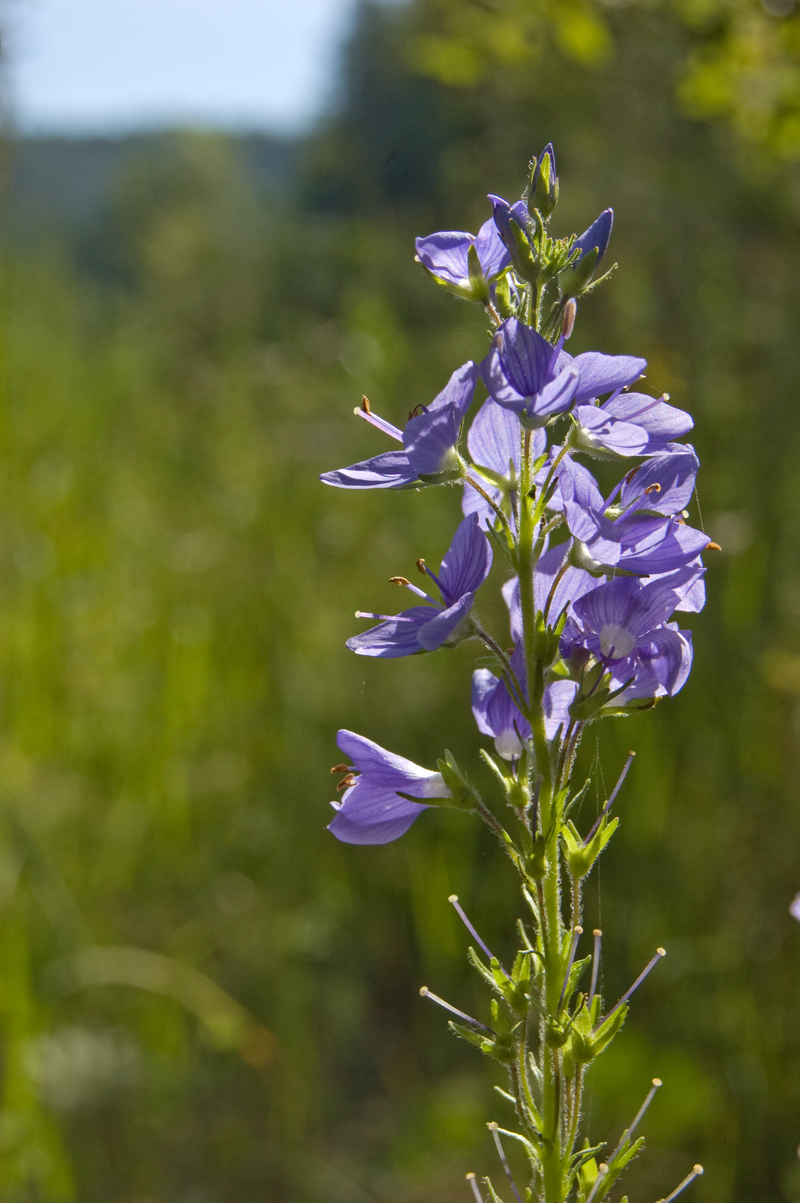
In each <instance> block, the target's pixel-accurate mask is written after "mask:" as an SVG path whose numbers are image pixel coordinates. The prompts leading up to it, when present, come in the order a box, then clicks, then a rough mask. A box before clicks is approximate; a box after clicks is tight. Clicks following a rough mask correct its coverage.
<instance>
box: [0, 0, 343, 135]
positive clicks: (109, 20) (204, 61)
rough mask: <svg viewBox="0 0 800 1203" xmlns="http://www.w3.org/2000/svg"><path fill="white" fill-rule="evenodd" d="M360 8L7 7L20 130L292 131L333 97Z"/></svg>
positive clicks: (294, 3)
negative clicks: (162, 127) (189, 126)
mask: <svg viewBox="0 0 800 1203" xmlns="http://www.w3.org/2000/svg"><path fill="white" fill-rule="evenodd" d="M355 7H356V0H5V4H4V5H3V10H2V11H3V18H4V23H5V25H6V30H7V33H8V38H7V46H8V49H9V60H8V66H9V70H8V76H9V78H8V92H9V96H10V101H11V111H12V117H13V119H14V122H15V125H16V127H17V128H18V129H21V130H22V131H25V132H28V131H38V130H47V131H57V132H67V133H82V132H91V131H102V130H115V129H124V128H131V127H136V126H141V125H159V124H176V123H180V122H190V123H191V122H194V123H198V124H211V125H221V126H234V127H236V126H246V127H251V128H252V127H255V128H268V129H270V128H271V129H277V130H286V131H293V130H297V129H299V128H302V126H303V125H304V124H305V123H306V122H308V121H309V120H310V119H312V118H313V117H314V116H315V115H316V114H317V113H318V112H319V111H320V110H321V109H322V107H323V106H324V104H325V103H326V101H327V99H328V98H329V97H330V95H331V90H332V83H333V80H334V78H335V69H336V61H337V51H338V47H339V45H340V43H341V40H342V38H343V37H344V35H345V33H346V31H347V29H348V27H349V23H350V21H351V19H352V15H353V12H354V9H355Z"/></svg>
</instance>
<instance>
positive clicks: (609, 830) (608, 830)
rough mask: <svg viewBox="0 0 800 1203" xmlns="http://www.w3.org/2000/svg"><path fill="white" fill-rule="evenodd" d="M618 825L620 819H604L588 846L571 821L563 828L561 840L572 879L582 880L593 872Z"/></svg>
mask: <svg viewBox="0 0 800 1203" xmlns="http://www.w3.org/2000/svg"><path fill="white" fill-rule="evenodd" d="M618 824H619V819H618V818H614V819H611V820H610V821H609V820H607V819H605V818H604V819H603V820H602V822H601V823H600V826H599V827H598V829H597V831H596V832H595V834H594V835H593V836H592V838H591V840H589V842H588V844H586V843H584V841H583V839H582V838H581V836H580V835H579V834H578V830H577V828H576V827H575V824H574V823H573V822H572V820H571V819H570V820H568V821H567V822H566V823H565V824H564V826H563V827H562V828H561V838H562V840H563V841H564V855H565V859H566V862H567V868H568V869H569V872H570V874H571V876H572V877H574V878H576V879H577V880H580V878H582V877H586V876H587V874H588V873H590V872H591V870H592V868H593V866H594V862H595V861H596V860H597V858H598V856H599V855H600V853H601V852H602V851H603V849H604V848H605V846H606V844H607V843H608V841H609V840H610V839H611V837H612V835H613V834H614V832H615V831H616V829H617V826H618Z"/></svg>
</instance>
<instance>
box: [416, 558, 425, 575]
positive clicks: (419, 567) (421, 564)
mask: <svg viewBox="0 0 800 1203" xmlns="http://www.w3.org/2000/svg"><path fill="white" fill-rule="evenodd" d="M417 571H418V572H421V573H422V575H423V576H425V575H426V573H427V571H428V569H427V568H426V567H425V561H424V559H423V558H422V556H420V557H419V559H418V560H417Z"/></svg>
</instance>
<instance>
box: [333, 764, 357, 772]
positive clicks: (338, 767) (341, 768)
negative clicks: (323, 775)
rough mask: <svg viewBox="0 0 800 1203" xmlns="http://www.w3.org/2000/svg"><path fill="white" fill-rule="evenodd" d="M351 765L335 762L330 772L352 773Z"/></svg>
mask: <svg viewBox="0 0 800 1203" xmlns="http://www.w3.org/2000/svg"><path fill="white" fill-rule="evenodd" d="M352 771H353V766H352V765H350V764H335V765H334V766H333V768H332V769H331V772H332V773H352Z"/></svg>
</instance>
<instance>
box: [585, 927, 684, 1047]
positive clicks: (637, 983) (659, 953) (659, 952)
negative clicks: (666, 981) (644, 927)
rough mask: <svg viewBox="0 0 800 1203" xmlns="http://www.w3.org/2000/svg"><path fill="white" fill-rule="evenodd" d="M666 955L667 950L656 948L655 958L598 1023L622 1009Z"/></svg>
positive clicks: (603, 1021)
mask: <svg viewBox="0 0 800 1203" xmlns="http://www.w3.org/2000/svg"><path fill="white" fill-rule="evenodd" d="M666 955H667V950H666V948H657V949H656V953H655V956H654V957H653V958H652V960H650V961H649V962H648V963H647V965H645V967H644V969H643V970H642V972H641V973H640V974H639V976H638V977H637V979H636V981H635V982H634V983H633V985H632V986H631V987H630V989H628V990H626V991H625V993H624V994H623V996H622V998H621V999H620V1000H619V1002H618V1003H616V1004H615V1005H614V1006H613V1007H612V1008H611V1010H610V1011H609V1012H608V1015H604V1016H603V1018H602V1019H601V1020H600V1023H605V1021H606V1020H607V1019H610V1018H611V1016H612V1015H613V1014H614V1013H615V1012H616V1011H618V1010H619V1009H620V1007H623V1006H624V1005H625V1003H626V1002H627V1001H628V999H629V998H630V996H631V995H632V994H633V992H634V990H638V988H639V986H641V984H642V982H643V981H644V979H645V978H646V977H647V975H648V973H649V972H650V970H651V969H653V968H654V967H655V966H656V965H657V964H658V962H659V961H660V960H661V958H662V957H665V956H666ZM600 1023H599V1024H598V1025H597V1027H600ZM596 1030H597V1028H595V1031H596Z"/></svg>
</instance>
